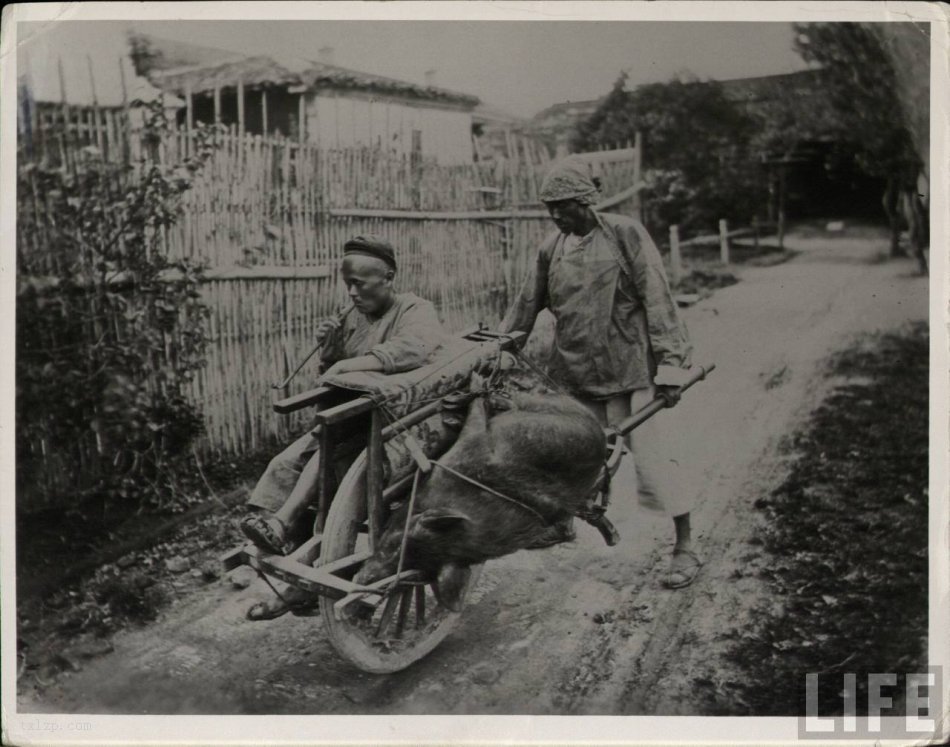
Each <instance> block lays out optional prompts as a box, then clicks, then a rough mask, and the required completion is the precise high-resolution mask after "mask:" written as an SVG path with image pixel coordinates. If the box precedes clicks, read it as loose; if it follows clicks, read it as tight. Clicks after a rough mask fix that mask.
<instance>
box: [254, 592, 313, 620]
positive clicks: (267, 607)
mask: <svg viewBox="0 0 950 747" xmlns="http://www.w3.org/2000/svg"><path fill="white" fill-rule="evenodd" d="M319 603H320V596H319V595H318V594H308V593H307V592H305V591H302V590H301V589H297V588H296V587H290V588H288V589H287V590H286V591H285V592H284V593H283V594H281V595H280V596H279V597H277V598H276V599H270V600H268V601H266V602H256V603H255V604H252V605H251V606H250V607H249V608H248V610H247V615H246V617H247V619H248V620H252V621H254V622H257V621H260V620H274V619H276V618H278V617H283V616H284V615H286V614H287V613H288V612H292V613H294V614H295V615H296V614H298V613H303V612H310V611H312V610H313V609H314V608H315V607H316V606H317V605H318V604H319Z"/></svg>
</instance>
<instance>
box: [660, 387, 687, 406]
mask: <svg viewBox="0 0 950 747" xmlns="http://www.w3.org/2000/svg"><path fill="white" fill-rule="evenodd" d="M656 396H657V397H660V398H662V399H663V401H664V402H665V403H666V406H667V407H675V406H676V404H677V403H678V402H679V401H680V398H681V397H682V396H683V388H682V387H678V386H671V385H669V384H658V385H656Z"/></svg>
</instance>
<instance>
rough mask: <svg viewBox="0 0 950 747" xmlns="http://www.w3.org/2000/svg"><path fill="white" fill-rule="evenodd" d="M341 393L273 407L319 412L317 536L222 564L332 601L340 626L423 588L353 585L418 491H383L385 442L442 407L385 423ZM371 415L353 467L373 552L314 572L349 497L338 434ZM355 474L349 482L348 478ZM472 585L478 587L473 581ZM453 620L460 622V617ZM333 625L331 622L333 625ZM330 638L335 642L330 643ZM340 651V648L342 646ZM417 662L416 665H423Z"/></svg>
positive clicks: (391, 582) (245, 552)
mask: <svg viewBox="0 0 950 747" xmlns="http://www.w3.org/2000/svg"><path fill="white" fill-rule="evenodd" d="M462 337H463V338H464V339H467V340H470V341H472V342H495V343H497V345H498V349H499V350H511V349H513V348H515V347H518V346H520V345H521V344H522V342H523V340H524V338H525V337H526V335H525V334H524V333H513V334H510V335H503V334H500V333H495V332H491V331H488V330H485V329H482V328H475V329H473V330H470V331H468V332H466V333H464V334H463V335H462ZM341 391H344V392H345V391H346V390H341V389H339V388H336V387H329V386H321V387H317V388H316V389H312V390H309V391H306V392H303V393H301V394H297V395H294V396H292V397H287V398H284V399H281V400H279V401H278V402H276V403H275V404H274V410H275V411H276V412H278V413H281V414H285V413H290V412H294V411H296V410H299V409H302V408H305V407H314V408H316V410H317V411H316V414H315V420H316V426H315V428H314V433H315V434H317V436H318V438H319V442H320V462H319V470H318V475H317V496H318V497H317V506H316V509H317V515H316V520H315V522H314V527H315V531H314V535H313V536H312V537H311V538H310V539H308V540H307V541H306V542H305V543H304V544H303V545H301V546H300V547H299V548H297V549H296V550H295V551H294V552H293V553H291V554H290V555H288V556H282V555H272V554H270V553H267V552H265V551H263V550H261V549H259V548H258V547H256V546H255V545H253V544H252V543H248V544H246V545H244V546H241V547H238V548H235V549H234V550H232V551H230V552H229V553H227V554H226V555H224V556H223V558H222V562H223V564H224V567H225V569H226V570H231V569H233V568H236V567H238V566H240V565H249V566H251V567H252V568H254V569H255V570H257V571H259V572H260V573H263V574H265V575H267V576H270V577H273V578H277V579H280V580H282V581H285V582H287V583H288V584H290V585H292V586H295V587H297V588H300V589H302V590H304V591H307V592H312V593H316V594H319V595H320V596H321V597H322V598H323V599H325V600H327V601H328V602H333V604H332V606H326V605H324V604H323V603H321V607H322V608H324V610H325V614H324V618H325V619H327V618H328V617H330V616H332V618H333V620H335V621H337V622H338V621H340V620H341V619H342V616H343V613H344V612H345V611H346V608H347V607H348V606H350V605H361V604H362V605H364V606H366V605H368V604H369V602H368V601H367V599H368V598H377V599H378V598H379V597H382V596H385V595H387V593H388V592H389V591H390V589H391V588H393V587H394V586H395V585H396V584H397V583H399V584H413V583H421V582H422V581H423V578H422V574H421V573H420V572H418V571H416V570H412V569H408V570H405V571H403V572H402V573H401V574H399V577H398V578H397V577H396V576H391V577H389V578H385V579H382V580H380V581H377V582H375V583H373V584H370V585H368V586H362V585H359V584H356V583H354V582H353V581H352V580H350V579H351V578H352V576H353V574H354V573H355V572H356V570H358V568H359V567H360V565H361V564H362V563H363V562H364V561H365V560H367V559H368V558H369V557H371V556H372V554H373V552H374V551H375V549H376V548H377V546H378V543H379V539H380V535H381V534H382V532H383V529H384V520H385V513H386V507H387V506H388V505H389V504H390V503H392V502H393V501H395V500H397V499H399V498H400V497H401V496H403V495H405V493H407V492H408V490H409V488H410V487H411V484H412V479H413V475H412V474H409V475H407V476H405V477H403V478H400V479H397V480H395V481H393V482H392V484H390V485H388V486H387V485H386V484H385V480H384V470H383V465H384V460H385V451H384V446H385V444H386V442H387V441H389V440H390V439H392V438H393V437H395V436H397V435H399V434H400V433H403V432H404V431H405V430H406V429H407V428H410V427H411V426H413V425H416V424H417V423H420V422H422V421H424V420H426V419H427V418H429V417H431V416H433V415H435V414H437V413H438V412H439V408H440V404H441V403H440V402H439V401H435V402H431V403H428V404H425V405H423V406H421V407H419V408H417V409H415V410H413V411H412V412H410V413H408V414H406V415H404V416H403V417H401V418H399V419H397V420H396V421H395V422H392V423H387V421H386V416H385V415H384V413H383V410H382V408H380V407H379V406H378V404H377V403H376V402H375V401H374V400H373V399H372V398H371V397H370V396H368V395H359V394H355V393H352V392H351V393H350V394H354V396H352V397H350V398H349V399H347V400H346V401H343V402H340V401H339V400H340V397H341ZM366 415H368V416H369V418H368V419H369V423H368V432H367V443H366V448H365V450H364V452H363V453H362V454H361V455H360V456H359V457H358V458H357V462H356V463H355V464H354V465H353V466H352V467H351V469H350V472H352V471H353V469H354V468H358V470H364V469H365V501H366V520H365V526H361V527H360V529H361V530H365V533H366V535H367V542H368V548H367V549H365V550H360V551H358V552H353V553H350V554H347V555H345V556H343V557H340V558H334V559H332V560H330V561H329V562H323V563H320V564H317V565H316V566H315V565H314V563H315V561H317V559H318V558H320V557H321V556H322V555H324V552H323V551H324V550H325V549H326V548H325V547H324V545H325V539H328V538H327V537H326V535H325V532H324V530H325V529H326V525H327V518H328V516H329V515H330V510H331V508H332V506H333V502H334V500H336V499H337V497H338V494H339V492H340V491H341V490H343V488H344V482H345V481H346V479H347V478H346V477H344V478H343V480H342V481H341V483H340V486H337V485H336V480H335V475H334V459H333V452H334V447H335V445H336V443H335V439H334V433H335V431H337V429H338V427H339V426H341V425H342V424H347V423H351V422H352V420H353V419H354V418H356V417H359V416H366ZM364 462H365V465H364ZM350 472H348V473H347V475H350ZM360 478H361V479H363V478H362V475H360ZM351 487H352V486H351ZM472 581H474V578H473V579H472ZM469 586H471V584H469ZM455 616H456V617H457V614H456V615H455ZM330 622H331V621H328V623H330ZM331 632H332V631H331ZM446 633H447V630H445V629H443V630H442V631H441V633H440V634H439V635H438V640H435V639H433V641H431V642H422V644H421V645H420V647H419V648H420V652H419V656H422V655H424V653H427V652H428V650H431V648H434V646H435V645H436V644H437V643H438V642H439V641H440V640H441V639H442V638H444V636H445V634H446ZM332 638H333V636H332V635H331V640H332ZM334 645H336V642H335V643H334ZM337 648H338V649H340V646H337ZM422 649H425V650H424V651H423V650H422ZM341 653H344V655H346V656H347V657H348V658H350V659H351V660H352V661H354V663H356V664H357V665H358V666H360V667H361V668H363V669H367V670H369V671H395V668H386V667H388V666H389V665H386V667H382V666H381V665H379V664H376V663H374V662H372V661H365V660H364V661H360V660H358V658H359V657H358V655H351V653H349V652H344V651H341ZM419 656H417V657H415V658H419ZM413 660H415V659H413V658H411V657H408V658H407V659H406V663H403V664H401V665H400V666H399V667H398V668H402V666H406V665H407V664H408V663H411V661H413ZM393 666H395V665H393Z"/></svg>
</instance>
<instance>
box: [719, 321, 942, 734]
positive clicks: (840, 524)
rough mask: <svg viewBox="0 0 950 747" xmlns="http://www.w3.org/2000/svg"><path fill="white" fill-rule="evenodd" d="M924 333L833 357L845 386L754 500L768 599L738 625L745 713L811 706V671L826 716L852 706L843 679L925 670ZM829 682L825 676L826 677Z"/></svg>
mask: <svg viewBox="0 0 950 747" xmlns="http://www.w3.org/2000/svg"><path fill="white" fill-rule="evenodd" d="M928 358H929V355H928V331H927V327H926V324H924V323H918V324H914V325H910V326H908V327H906V328H904V329H902V330H901V331H900V332H899V333H892V334H883V335H875V336H866V337H864V338H861V339H859V340H858V342H857V343H856V344H855V345H854V346H852V347H851V348H849V349H848V350H846V351H844V352H843V353H841V354H839V355H837V356H835V357H834V358H833V359H832V360H831V361H830V363H829V371H828V372H829V374H830V375H831V376H834V377H838V378H840V380H841V382H842V383H841V384H840V385H839V386H837V387H836V388H835V389H834V390H833V392H832V394H831V395H830V396H829V397H828V398H827V399H826V401H825V402H824V403H823V404H822V405H821V406H820V407H819V408H818V410H817V411H816V412H815V413H814V415H813V417H812V419H811V422H810V424H809V425H808V426H807V427H806V428H805V429H804V430H803V431H802V432H799V433H797V434H795V435H794V436H793V437H791V438H790V439H789V444H788V448H789V450H790V451H791V453H792V456H793V462H792V468H791V471H790V473H789V475H788V476H787V478H786V479H785V481H784V482H783V484H782V485H781V486H780V487H779V488H778V489H776V490H775V491H774V492H773V493H772V494H771V495H770V496H767V497H765V498H762V499H760V500H759V501H758V502H757V504H756V508H757V509H758V510H759V511H760V512H761V514H762V517H763V519H764V522H763V529H762V530H761V533H760V535H759V536H757V537H755V538H754V539H753V542H754V543H756V544H762V545H763V549H764V550H765V551H766V554H767V557H768V560H767V561H766V564H765V566H764V568H763V570H762V574H763V576H764V577H765V578H766V579H767V581H768V585H769V587H770V590H771V592H772V594H773V596H772V599H770V600H769V603H768V604H767V605H763V606H762V608H761V609H759V610H757V612H756V614H755V615H754V617H753V619H754V620H755V622H754V623H753V625H752V627H751V628H746V629H736V630H733V631H732V632H731V633H730V637H733V638H734V639H735V640H736V643H735V645H734V646H733V648H732V651H731V652H730V656H729V658H730V659H731V660H732V662H733V663H734V664H736V665H737V666H738V667H739V668H740V670H741V672H742V675H743V676H741V677H740V678H739V683H740V686H739V690H740V692H739V696H740V697H739V698H738V702H739V703H743V704H744V707H743V709H742V712H743V713H748V714H754V715H757V716H791V715H801V714H804V713H805V675H806V673H809V672H812V673H821V677H820V678H819V709H820V713H821V715H835V714H840V713H841V712H842V708H843V704H842V698H841V694H840V693H841V689H842V684H843V680H842V675H843V673H845V672H851V673H856V674H857V709H858V714H859V715H861V713H862V712H866V710H867V676H866V675H867V673H871V672H894V673H899V676H898V687H897V688H896V689H892V690H891V691H889V692H885V693H884V694H885V695H888V696H891V697H893V698H894V703H895V704H900V703H901V702H902V700H903V697H904V693H903V692H902V684H903V677H902V676H900V675H901V674H906V673H911V672H923V671H926V666H927V619H928V606H927V602H928V599H927V581H928V567H927V558H928V553H927V543H928V532H927V516H928V510H927V509H928V494H927V480H928V381H929V371H928ZM822 682H823V683H824V686H823V687H822Z"/></svg>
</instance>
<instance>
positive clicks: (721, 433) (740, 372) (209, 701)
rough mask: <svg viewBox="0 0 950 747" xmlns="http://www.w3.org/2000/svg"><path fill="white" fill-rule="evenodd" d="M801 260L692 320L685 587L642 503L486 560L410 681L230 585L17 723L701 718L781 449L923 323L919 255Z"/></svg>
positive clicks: (753, 592) (188, 606)
mask: <svg viewBox="0 0 950 747" xmlns="http://www.w3.org/2000/svg"><path fill="white" fill-rule="evenodd" d="M789 245H790V247H791V248H792V249H794V250H797V251H798V252H800V254H799V255H798V256H796V257H795V258H794V259H793V260H792V261H790V262H788V263H786V264H782V265H778V266H774V267H760V268H745V269H743V270H742V271H741V275H742V282H741V283H739V284H738V285H735V286H732V287H730V288H726V289H724V290H721V291H719V292H717V293H716V294H715V295H714V296H713V297H712V298H710V299H707V300H706V301H703V302H701V303H700V304H698V305H696V306H694V307H692V308H690V309H688V310H687V311H686V314H685V316H686V320H687V323H688V325H689V328H690V332H691V335H692V337H693V339H694V342H695V346H696V362H698V363H706V362H711V361H715V362H716V364H717V366H718V369H717V371H716V372H715V373H714V374H713V376H712V377H710V379H709V380H708V381H707V382H705V383H702V384H700V385H698V386H697V387H696V389H695V390H694V391H693V392H691V393H690V394H688V395H687V396H686V397H685V398H684V400H683V402H682V403H681V405H680V406H679V407H677V408H676V409H675V410H673V411H670V412H664V413H661V415H660V417H670V418H675V419H676V421H677V427H678V429H679V433H680V434H681V437H682V439H683V440H684V444H685V446H686V447H687V449H686V450H687V452H688V453H689V455H690V458H689V460H688V463H687V464H686V468H687V471H688V473H689V477H690V478H691V479H692V480H693V483H694V485H695V488H696V490H697V493H698V495H699V503H698V507H697V510H696V512H695V514H694V522H693V523H694V527H695V530H694V531H695V532H696V534H697V538H698V549H699V551H700V553H701V554H702V556H703V557H704V559H705V560H706V565H705V567H704V569H703V572H702V573H701V575H700V577H699V579H698V580H697V582H696V583H695V584H694V585H693V586H692V587H690V588H689V589H686V590H680V591H667V590H665V589H663V588H662V587H661V585H660V579H661V577H662V574H663V572H664V570H665V568H666V564H667V562H668V553H669V551H670V548H671V545H672V523H671V522H670V521H669V520H668V519H664V518H663V517H657V516H654V515H652V514H649V513H646V512H643V511H640V510H638V509H636V508H635V507H633V506H630V505H614V506H612V507H611V517H612V519H613V521H614V523H615V524H616V525H617V527H618V529H619V530H620V532H621V534H622V536H623V541H622V543H621V544H620V545H619V546H617V547H614V548H608V547H606V546H604V544H603V542H602V540H601V539H600V537H599V535H597V533H596V532H595V531H594V530H592V529H590V528H589V527H587V526H581V527H579V529H578V539H577V541H576V542H575V543H573V544H570V545H566V546H560V547H557V548H554V549H551V550H546V551H538V552H533V553H528V552H523V553H518V554H517V555H514V556H511V557H509V558H507V559H504V560H503V561H498V562H494V563H491V564H489V565H488V566H487V567H486V569H485V571H484V572H483V574H482V581H481V583H480V585H479V587H478V588H477V590H476V593H475V596H474V599H473V603H472V604H471V605H470V606H469V607H467V608H466V612H465V615H464V617H463V622H462V624H461V625H460V627H459V628H458V629H457V630H456V632H455V633H454V634H453V635H452V636H451V637H450V638H449V639H448V640H447V641H446V642H445V643H443V644H442V646H441V647H440V648H438V649H437V650H436V651H435V652H434V653H433V654H431V655H430V656H429V657H428V658H427V659H425V660H423V661H421V662H419V663H418V664H417V665H415V666H414V667H411V668H410V669H409V670H408V671H404V672H401V673H398V674H395V675H388V676H374V675H368V674H363V673H360V672H358V671H356V670H354V669H353V668H352V667H351V666H350V665H349V664H348V663H347V662H345V661H342V660H341V659H339V658H338V657H337V655H336V654H335V652H334V651H333V650H332V649H331V647H330V645H329V643H328V642H327V640H326V637H325V635H324V633H323V631H322V628H321V622H320V619H319V617H313V618H294V617H292V616H287V617H284V618H282V619H279V620H276V621H273V622H270V623H250V622H247V621H245V619H244V612H245V610H246V609H247V607H248V606H249V605H250V604H251V602H252V601H253V600H256V599H263V598H265V597H266V596H268V594H269V592H268V591H267V589H266V587H264V586H263V585H262V584H260V583H255V584H253V585H252V586H251V587H250V588H249V589H247V590H245V591H240V592H239V591H233V590H231V588H230V587H229V585H228V584H227V582H226V581H224V580H222V581H220V582H218V583H216V584H214V585H212V586H210V587H208V590H207V591H206V592H205V593H201V594H196V595H194V596H193V597H191V598H190V599H188V600H187V601H184V602H182V603H180V604H178V605H175V606H173V607H172V608H171V609H170V610H168V611H167V612H166V614H165V615H164V616H163V617H162V619H160V620H159V621H158V622H156V623H155V624H153V625H151V626H149V627H148V628H145V629H142V630H137V631H130V632H126V633H123V634H120V635H118V636H117V637H116V639H115V651H114V652H113V653H111V654H109V655H107V656H105V657H103V658H101V659H98V660H96V661H94V662H91V663H89V664H88V665H86V667H85V668H84V669H83V670H82V671H80V672H78V673H73V674H70V675H66V676H64V677H63V678H62V679H61V680H60V681H59V682H58V683H57V684H56V685H55V686H53V687H51V688H50V689H49V690H47V691H45V692H44V693H43V694H42V696H38V695H35V694H34V695H29V696H24V697H23V698H21V702H20V709H21V712H24V711H26V712H33V711H40V712H44V711H45V712H60V713H72V712H86V713H90V712H92V713H129V714H141V713H151V714H181V713H190V714H240V713H243V714H262V713H270V714H279V713H299V714H328V713H333V714H353V713H367V714H389V713H402V714H422V713H426V714H439V713H456V714H458V713H467V714H670V713H692V714H701V713H706V712H708V704H709V702H711V698H712V696H713V695H714V694H716V693H718V694H719V696H720V697H719V701H720V702H721V695H722V689H723V687H726V686H727V682H726V681H727V679H728V677H727V667H726V665H725V664H724V663H723V662H722V661H721V659H720V655H721V653H722V651H723V649H724V646H725V645H726V641H725V640H724V638H723V633H724V631H725V630H726V629H727V628H728V627H730V626H732V625H735V624H739V625H741V624H742V620H743V616H744V615H747V614H748V612H749V610H750V608H751V606H752V605H753V603H755V602H757V601H759V600H760V599H761V595H762V594H763V589H762V587H761V584H760V582H759V581H758V580H757V579H756V577H755V574H754V567H755V562H756V553H757V551H756V548H755V547H753V546H750V545H748V544H747V543H746V540H747V538H748V537H749V536H750V533H751V529H752V527H753V523H754V522H755V521H756V518H755V512H754V510H753V509H752V504H753V502H754V501H755V499H756V498H757V497H758V496H760V495H762V494H763V493H765V492H767V491H769V490H770V489H771V488H772V487H773V486H774V485H775V484H776V482H777V480H778V479H780V477H781V475H782V470H783V463H782V457H781V456H780V453H779V450H778V449H777V448H776V446H777V444H778V442H779V440H780V439H781V437H782V436H783V435H784V434H786V433H788V432H790V431H791V430H792V429H793V428H794V427H795V426H796V425H798V424H799V423H800V422H801V421H802V420H803V419H804V418H806V417H807V415H808V412H809V411H810V409H811V408H812V407H813V406H814V405H815V404H816V403H817V402H818V401H819V400H820V398H821V396H822V394H823V391H824V387H826V386H827V384H826V383H823V381H824V380H823V378H822V376H821V375H820V365H821V363H822V361H823V360H824V359H825V358H826V357H827V355H828V354H829V353H831V352H833V351H834V350H836V349H839V348H841V347H842V346H843V345H844V344H845V342H846V341H847V340H848V339H849V338H850V337H851V336H852V335H854V334H856V333H859V332H862V331H866V330H876V329H890V328H893V327H896V326H898V325H899V324H901V323H902V322H903V321H905V320H908V319H921V318H926V315H927V282H926V280H925V279H923V278H921V277H919V276H917V275H916V274H915V269H914V266H913V263H912V262H911V261H906V262H905V261H901V262H883V263H882V262H881V261H879V260H880V258H881V256H882V255H883V253H884V252H885V251H886V243H885V241H884V240H883V239H881V238H878V237H876V236H871V235H870V234H864V235H859V236H856V237H851V238H846V237H831V236H827V235H825V236H822V235H814V236H812V237H807V236H805V235H797V236H792V237H791V238H790V240H789Z"/></svg>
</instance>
